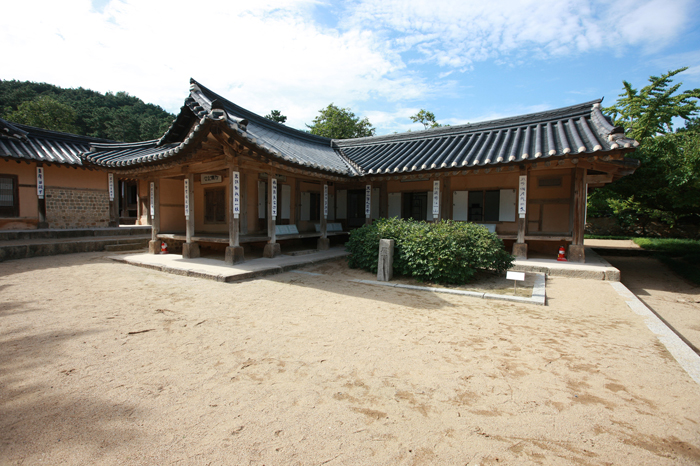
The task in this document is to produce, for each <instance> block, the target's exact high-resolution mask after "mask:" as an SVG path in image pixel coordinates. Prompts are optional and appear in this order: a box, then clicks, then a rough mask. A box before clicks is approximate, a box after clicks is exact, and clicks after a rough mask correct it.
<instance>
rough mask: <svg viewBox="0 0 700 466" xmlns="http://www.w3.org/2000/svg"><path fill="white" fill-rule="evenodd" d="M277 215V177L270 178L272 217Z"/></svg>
mask: <svg viewBox="0 0 700 466" xmlns="http://www.w3.org/2000/svg"><path fill="white" fill-rule="evenodd" d="M275 217H277V179H276V178H273V179H272V218H275Z"/></svg>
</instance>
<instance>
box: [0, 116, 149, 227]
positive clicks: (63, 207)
mask: <svg viewBox="0 0 700 466" xmlns="http://www.w3.org/2000/svg"><path fill="white" fill-rule="evenodd" d="M99 142H110V141H106V140H103V139H97V138H90V137H85V136H77V135H74V134H67V133H61V132H57V131H49V130H45V129H40V128H34V127H32V126H26V125H20V124H15V123H10V122H7V121H5V120H2V119H0V229H13V230H19V229H35V228H62V229H66V228H99V227H107V226H116V225H117V224H118V217H119V212H118V207H119V204H120V201H123V200H126V199H128V196H129V195H131V196H132V198H133V199H135V198H136V193H135V191H134V190H135V187H136V185H135V184H132V186H133V187H129V186H127V185H126V184H124V183H121V184H120V183H119V182H118V180H116V179H114V176H110V175H108V173H107V172H106V171H104V170H101V169H95V167H87V166H85V165H84V164H83V162H82V160H81V158H80V154H81V153H83V152H87V151H89V150H90V145H91V144H93V143H99ZM110 178H112V179H114V183H113V186H112V189H110V188H109V179H110ZM128 189H131V192H127V190H128ZM110 193H111V200H110ZM121 204H122V205H123V206H124V207H127V204H126V202H121ZM134 207H135V203H134ZM122 213H123V214H125V217H124V218H123V219H122V222H124V223H129V219H128V216H129V214H128V211H127V209H124V212H122ZM132 216H133V218H134V220H135V218H136V212H135V211H133V212H132Z"/></svg>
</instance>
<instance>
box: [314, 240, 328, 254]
mask: <svg viewBox="0 0 700 466" xmlns="http://www.w3.org/2000/svg"><path fill="white" fill-rule="evenodd" d="M330 247H331V240H330V239H329V238H319V239H318V242H317V243H316V249H318V250H319V251H325V250H326V249H329V248H330Z"/></svg>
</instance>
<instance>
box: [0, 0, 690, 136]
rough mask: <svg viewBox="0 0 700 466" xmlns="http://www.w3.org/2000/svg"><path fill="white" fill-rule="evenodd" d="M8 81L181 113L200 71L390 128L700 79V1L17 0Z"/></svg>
mask: <svg viewBox="0 0 700 466" xmlns="http://www.w3.org/2000/svg"><path fill="white" fill-rule="evenodd" d="M0 43H1V44H2V46H3V66H2V71H1V72H0V77H1V78H2V79H18V80H30V81H39V82H49V83H52V84H56V85H60V86H64V87H85V88H90V89H94V90H96V91H100V92H107V91H113V92H117V91H126V92H128V93H129V94H131V95H134V96H137V97H139V98H141V99H143V100H144V101H146V102H152V103H156V104H158V105H161V106H162V107H163V108H165V109H166V110H168V111H170V112H173V113H176V112H177V111H178V109H179V108H180V106H181V105H182V103H183V101H184V98H185V97H186V96H187V92H188V85H189V78H190V77H193V78H195V79H197V80H198V81H199V82H201V83H202V84H204V85H206V86H208V87H209V88H211V89H212V90H214V91H216V92H218V93H219V94H221V95H223V96H225V97H227V98H228V99H229V100H231V101H233V102H235V103H237V104H239V105H241V106H243V107H246V108H248V109H249V110H251V111H254V112H256V113H259V114H263V115H264V114H266V113H268V112H269V111H270V110H271V109H279V110H281V111H282V113H283V114H284V115H287V117H288V118H289V119H288V121H287V124H288V125H289V126H292V127H295V128H302V129H303V128H304V125H305V124H306V123H311V121H312V120H313V118H314V116H316V115H317V114H318V110H319V109H321V108H323V107H325V106H327V105H328V104H329V103H331V102H333V103H335V104H336V105H339V106H343V107H350V108H351V109H352V110H353V111H354V112H355V113H356V114H357V115H359V116H362V117H365V116H366V117H368V118H369V119H370V122H371V123H372V124H373V125H374V126H375V127H376V128H377V134H388V133H392V132H402V131H407V130H409V129H411V130H413V131H416V130H419V129H422V126H421V125H419V124H416V123H412V122H411V121H410V119H409V117H410V115H413V114H415V113H416V112H417V111H418V110H419V109H421V108H424V109H427V110H430V111H432V112H433V113H435V115H436V117H437V119H438V121H439V122H440V123H443V124H451V125H456V124H461V123H466V122H476V121H482V120H486V119H492V118H499V117H505V116H512V115H519V114H523V113H530V112H535V111H541V110H547V109H551V108H557V107H563V106H567V105H572V104H576V103H580V102H585V101H589V100H592V99H596V98H600V97H605V101H604V105H610V104H612V103H613V102H614V101H615V99H616V98H617V95H618V94H619V93H620V92H621V89H622V81H623V80H627V81H630V82H631V83H632V84H633V85H634V86H635V87H642V86H644V85H646V84H647V79H648V77H649V76H650V75H660V74H662V73H664V72H666V71H668V70H671V69H675V68H679V67H682V66H688V67H690V69H689V70H688V71H686V72H684V73H682V74H681V75H679V76H678V78H677V80H678V81H683V83H684V87H683V88H695V87H700V3H698V2H693V1H688V0H635V1H630V0H617V1H614V2H611V1H596V0H588V1H586V0H539V1H534V0H532V1H531V0H521V1H506V0H501V1H491V2H489V1H485V0H462V1H460V2H455V1H454V0H431V1H417V0H416V1H414V0H357V1H348V2H329V1H312V0H288V1H280V0H259V1H256V2H250V1H246V2H242V1H231V0H200V1H199V2H191V1H182V0H168V1H159V0H138V1H136V0H133V1H126V0H92V1H90V0H66V1H65V2H56V1H55V0H49V1H38V0H37V1H34V0H25V1H23V2H11V3H10V4H8V5H4V6H3V15H2V17H0Z"/></svg>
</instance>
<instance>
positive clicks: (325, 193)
mask: <svg viewBox="0 0 700 466" xmlns="http://www.w3.org/2000/svg"><path fill="white" fill-rule="evenodd" d="M323 218H328V185H327V184H324V185H323Z"/></svg>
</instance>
